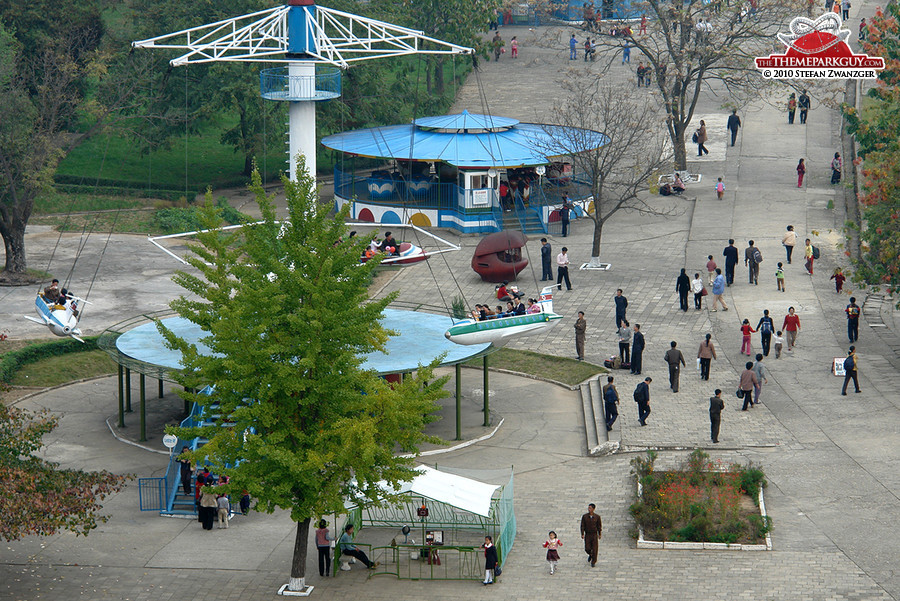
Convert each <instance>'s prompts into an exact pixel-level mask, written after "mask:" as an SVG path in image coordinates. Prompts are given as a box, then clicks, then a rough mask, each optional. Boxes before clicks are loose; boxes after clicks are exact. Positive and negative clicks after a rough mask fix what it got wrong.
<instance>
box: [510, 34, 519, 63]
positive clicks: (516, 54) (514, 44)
mask: <svg viewBox="0 0 900 601" xmlns="http://www.w3.org/2000/svg"><path fill="white" fill-rule="evenodd" d="M509 45H510V46H511V47H512V57H513V58H519V40H517V39H516V36H513V38H512V40H510V42H509Z"/></svg>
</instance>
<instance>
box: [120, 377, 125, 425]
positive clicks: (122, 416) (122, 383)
mask: <svg viewBox="0 0 900 601" xmlns="http://www.w3.org/2000/svg"><path fill="white" fill-rule="evenodd" d="M119 427H120V428H124V427H125V368H124V367H122V366H121V365H120V366H119Z"/></svg>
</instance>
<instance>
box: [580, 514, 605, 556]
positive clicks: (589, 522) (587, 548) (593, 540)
mask: <svg viewBox="0 0 900 601" xmlns="http://www.w3.org/2000/svg"><path fill="white" fill-rule="evenodd" d="M595 509H597V506H596V505H594V504H593V503H591V504H590V505H588V511H587V513H586V514H584V515H583V516H581V538H582V539H583V540H584V552H585V553H587V556H588V561H589V562H591V567H594V566H595V565H597V550H598V547H599V546H600V538H601V537H602V536H603V521H602V520H601V519H600V516H599V515H598V514H596V513H594V510H595Z"/></svg>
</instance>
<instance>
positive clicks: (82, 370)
mask: <svg viewBox="0 0 900 601" xmlns="http://www.w3.org/2000/svg"><path fill="white" fill-rule="evenodd" d="M114 373H116V362H115V361H113V360H112V359H111V358H110V357H109V355H107V354H106V352H104V351H90V352H86V353H69V354H66V355H60V356H58V357H48V358H47V359H43V360H41V361H36V362H35V363H29V364H27V365H23V366H22V367H21V368H20V369H19V370H18V371H17V372H16V375H15V377H13V380H12V382H11V384H12V385H13V386H40V387H49V386H57V385H59V384H65V383H66V382H71V381H73V380H80V379H82V378H90V377H93V376H101V375H106V374H114Z"/></svg>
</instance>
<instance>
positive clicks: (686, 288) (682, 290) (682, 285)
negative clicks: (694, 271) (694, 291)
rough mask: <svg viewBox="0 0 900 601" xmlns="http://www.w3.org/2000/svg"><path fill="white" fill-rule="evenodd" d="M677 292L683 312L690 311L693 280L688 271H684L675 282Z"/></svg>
mask: <svg viewBox="0 0 900 601" xmlns="http://www.w3.org/2000/svg"><path fill="white" fill-rule="evenodd" d="M675 290H676V291H677V292H678V302H679V304H680V305H681V310H682V311H687V310H688V292H690V291H691V278H689V277H688V274H687V271H686V270H684V269H682V270H681V275H679V276H678V279H676V280H675Z"/></svg>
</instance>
